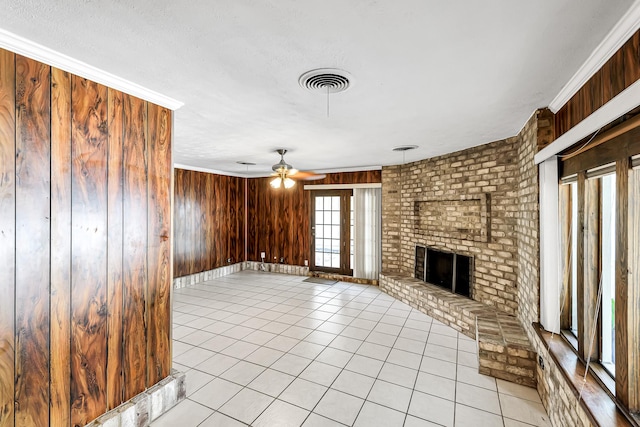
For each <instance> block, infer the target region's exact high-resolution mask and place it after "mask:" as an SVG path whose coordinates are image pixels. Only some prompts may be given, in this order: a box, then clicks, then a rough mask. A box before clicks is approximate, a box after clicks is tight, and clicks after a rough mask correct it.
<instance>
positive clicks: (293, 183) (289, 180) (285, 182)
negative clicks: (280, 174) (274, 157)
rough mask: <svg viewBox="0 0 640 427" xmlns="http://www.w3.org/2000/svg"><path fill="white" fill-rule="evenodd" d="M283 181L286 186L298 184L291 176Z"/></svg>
mask: <svg viewBox="0 0 640 427" xmlns="http://www.w3.org/2000/svg"><path fill="white" fill-rule="evenodd" d="M283 182H284V188H291V187H293V186H294V185H296V182H295V181H294V180H292V179H291V178H289V177H287V178H285V179H284V181H283Z"/></svg>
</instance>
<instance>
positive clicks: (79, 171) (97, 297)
mask: <svg viewBox="0 0 640 427" xmlns="http://www.w3.org/2000/svg"><path fill="white" fill-rule="evenodd" d="M71 84H72V94H71V99H72V116H73V118H72V149H71V150H72V151H71V155H72V184H71V185H72V203H71V215H72V218H73V229H72V240H71V253H72V267H71V278H72V279H71V400H72V407H71V422H72V425H73V426H82V425H85V424H86V423H88V422H89V421H91V420H93V419H94V418H95V417H97V416H98V415H100V414H102V413H104V412H105V411H106V408H107V404H106V388H107V386H106V381H107V378H106V367H107V306H106V303H107V283H106V282H107V280H106V278H107V226H108V224H107V143H108V141H107V130H108V128H107V89H106V87H104V86H102V85H99V84H97V83H94V82H91V81H89V80H86V79H83V78H80V77H77V76H73V77H72V80H71Z"/></svg>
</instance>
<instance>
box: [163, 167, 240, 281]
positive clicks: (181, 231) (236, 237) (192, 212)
mask: <svg viewBox="0 0 640 427" xmlns="http://www.w3.org/2000/svg"><path fill="white" fill-rule="evenodd" d="M245 184H246V179H244V178H238V177H233V176H225V175H216V174H212V173H205V172H196V171H191V170H184V169H176V170H175V184H174V189H175V192H174V212H175V214H174V239H175V242H174V251H173V263H174V264H173V265H174V268H173V270H174V276H175V277H181V276H186V275H189V274H194V273H200V272H202V271H207V270H212V269H214V268H217V267H222V266H224V265H228V264H230V263H236V262H240V261H243V260H244V249H245V247H244V219H245V208H244V203H245ZM229 259H231V261H230V262H229V261H228V260H229Z"/></svg>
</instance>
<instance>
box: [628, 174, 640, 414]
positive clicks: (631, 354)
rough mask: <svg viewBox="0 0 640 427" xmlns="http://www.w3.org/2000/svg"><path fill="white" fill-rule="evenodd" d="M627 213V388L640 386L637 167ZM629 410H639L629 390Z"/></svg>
mask: <svg viewBox="0 0 640 427" xmlns="http://www.w3.org/2000/svg"><path fill="white" fill-rule="evenodd" d="M628 185H629V200H628V201H627V204H628V206H629V217H628V224H629V226H628V227H629V228H628V230H627V242H628V245H629V247H628V250H629V252H628V253H629V257H628V265H627V280H628V287H627V289H628V296H627V298H628V300H629V310H628V313H627V315H628V320H627V324H628V325H629V330H628V331H627V334H628V338H629V339H628V340H627V352H628V359H629V375H628V377H629V380H628V388H629V390H640V346H638V343H640V275H639V274H637V273H635V274H634V272H638V271H640V239H638V236H640V168H635V169H633V170H632V171H630V172H629V183H628ZM628 407H629V410H630V411H631V412H634V413H638V412H640V393H629V406H628Z"/></svg>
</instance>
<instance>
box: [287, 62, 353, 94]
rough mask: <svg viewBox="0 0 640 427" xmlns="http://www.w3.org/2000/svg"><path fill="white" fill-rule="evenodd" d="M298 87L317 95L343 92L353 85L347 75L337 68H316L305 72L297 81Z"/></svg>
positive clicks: (349, 76)
mask: <svg viewBox="0 0 640 427" xmlns="http://www.w3.org/2000/svg"><path fill="white" fill-rule="evenodd" d="M298 82H299V83H300V86H302V87H303V88H305V89H307V90H309V91H311V92H317V93H324V94H326V93H338V92H344V91H345V90H347V89H348V88H349V86H350V85H351V84H353V79H352V77H351V75H350V74H349V73H347V72H346V71H344V70H339V69H337V68H318V69H317V70H311V71H307V72H306V73H304V74H303V75H301V76H300V78H299V79H298Z"/></svg>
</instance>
